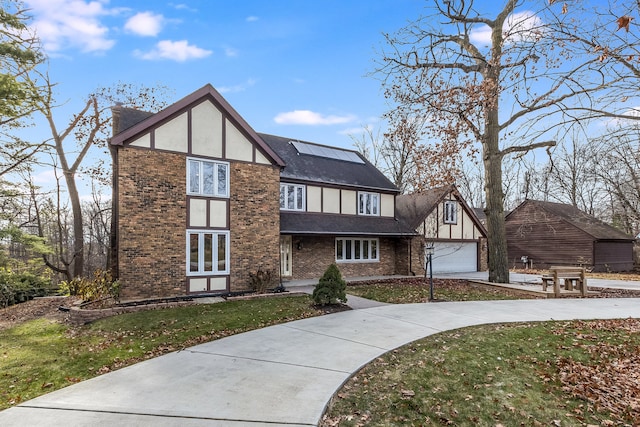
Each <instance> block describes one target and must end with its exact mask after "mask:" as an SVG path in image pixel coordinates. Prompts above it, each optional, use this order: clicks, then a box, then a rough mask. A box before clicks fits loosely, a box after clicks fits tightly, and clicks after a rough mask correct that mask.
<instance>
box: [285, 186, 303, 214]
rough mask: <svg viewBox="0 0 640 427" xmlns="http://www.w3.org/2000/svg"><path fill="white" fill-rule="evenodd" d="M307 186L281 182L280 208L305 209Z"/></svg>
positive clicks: (288, 209)
mask: <svg viewBox="0 0 640 427" xmlns="http://www.w3.org/2000/svg"><path fill="white" fill-rule="evenodd" d="M304 198H305V187H304V185H298V184H280V209H282V210H287V211H303V210H305V203H304Z"/></svg>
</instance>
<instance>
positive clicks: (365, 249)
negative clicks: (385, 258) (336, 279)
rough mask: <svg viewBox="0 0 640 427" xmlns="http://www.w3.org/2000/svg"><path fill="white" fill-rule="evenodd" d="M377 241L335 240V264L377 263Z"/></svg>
mask: <svg viewBox="0 0 640 427" xmlns="http://www.w3.org/2000/svg"><path fill="white" fill-rule="evenodd" d="M378 248H379V242H378V239H354V238H341V237H339V238H336V261H337V262H368V261H379V260H380V258H379V251H378Z"/></svg>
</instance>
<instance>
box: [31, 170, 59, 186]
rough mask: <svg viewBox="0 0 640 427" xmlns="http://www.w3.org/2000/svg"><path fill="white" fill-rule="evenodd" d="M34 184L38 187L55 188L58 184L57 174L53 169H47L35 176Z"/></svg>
mask: <svg viewBox="0 0 640 427" xmlns="http://www.w3.org/2000/svg"><path fill="white" fill-rule="evenodd" d="M33 182H34V183H36V184H38V185H46V186H51V188H54V187H55V184H56V173H55V171H54V170H53V169H45V170H43V171H42V172H39V173H37V174H35V175H34V176H33Z"/></svg>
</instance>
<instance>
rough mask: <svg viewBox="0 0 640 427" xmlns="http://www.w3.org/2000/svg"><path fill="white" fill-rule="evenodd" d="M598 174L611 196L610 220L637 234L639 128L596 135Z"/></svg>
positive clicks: (639, 225)
mask: <svg viewBox="0 0 640 427" xmlns="http://www.w3.org/2000/svg"><path fill="white" fill-rule="evenodd" d="M592 144H595V145H597V146H598V148H599V150H598V151H599V154H598V155H597V163H598V166H597V169H596V170H595V173H597V176H598V178H599V179H600V180H601V181H602V182H603V183H604V185H605V186H606V194H608V195H609V196H610V197H611V199H610V205H609V209H607V211H608V212H609V218H607V219H608V221H609V222H612V223H613V224H614V225H616V226H618V227H620V228H621V229H622V230H624V231H625V232H627V233H629V234H633V235H634V236H635V235H637V234H638V233H640V129H636V131H635V132H629V129H628V128H626V127H625V128H624V129H623V130H621V131H618V132H612V133H609V134H606V135H605V136H603V137H600V138H597V139H594V140H593V141H592Z"/></svg>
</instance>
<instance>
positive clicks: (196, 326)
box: [0, 296, 322, 409]
mask: <svg viewBox="0 0 640 427" xmlns="http://www.w3.org/2000/svg"><path fill="white" fill-rule="evenodd" d="M320 314H322V312H321V311H320V310H316V309H314V308H313V307H311V300H310V299H309V297H308V296H291V297H279V298H263V299H255V300H247V301H228V302H223V303H217V304H207V305H194V306H188V307H180V308H171V309H162V310H151V311H142V312H137V313H130V314H123V315H119V316H115V317H110V318H107V319H102V320H99V321H96V322H95V323H92V324H89V325H86V326H82V327H72V326H69V325H66V324H61V323H59V322H56V321H54V320H50V319H47V318H39V319H35V320H29V321H26V322H23V323H20V324H18V325H16V326H12V327H9V328H6V329H2V330H0V409H5V408H8V407H10V406H13V405H16V404H18V403H20V402H23V401H25V400H28V399H32V398H34V397H36V396H39V395H41V394H45V393H48V392H50V391H53V390H57V389H59V388H62V387H65V386H67V385H69V384H72V383H75V382H78V381H83V380H86V379H89V378H92V377H95V376H97V375H100V374H103V373H106V372H109V371H112V370H114V369H118V368H121V367H124V366H127V365H131V364H133V363H136V362H139V361H141V360H145V359H149V358H152V357H156V356H159V355H161V354H165V353H168V352H171V351H175V350H179V349H182V348H185V347H189V346H192V345H195V344H199V343H203V342H207V341H212V340H215V339H218V338H222V337H225V336H228V335H233V334H238V333H241V332H246V331H249V330H252V329H258V328H263V327H265V326H269V325H274V324H277V323H284V322H289V321H292V320H296V319H302V318H306V317H312V316H318V315H320Z"/></svg>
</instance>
